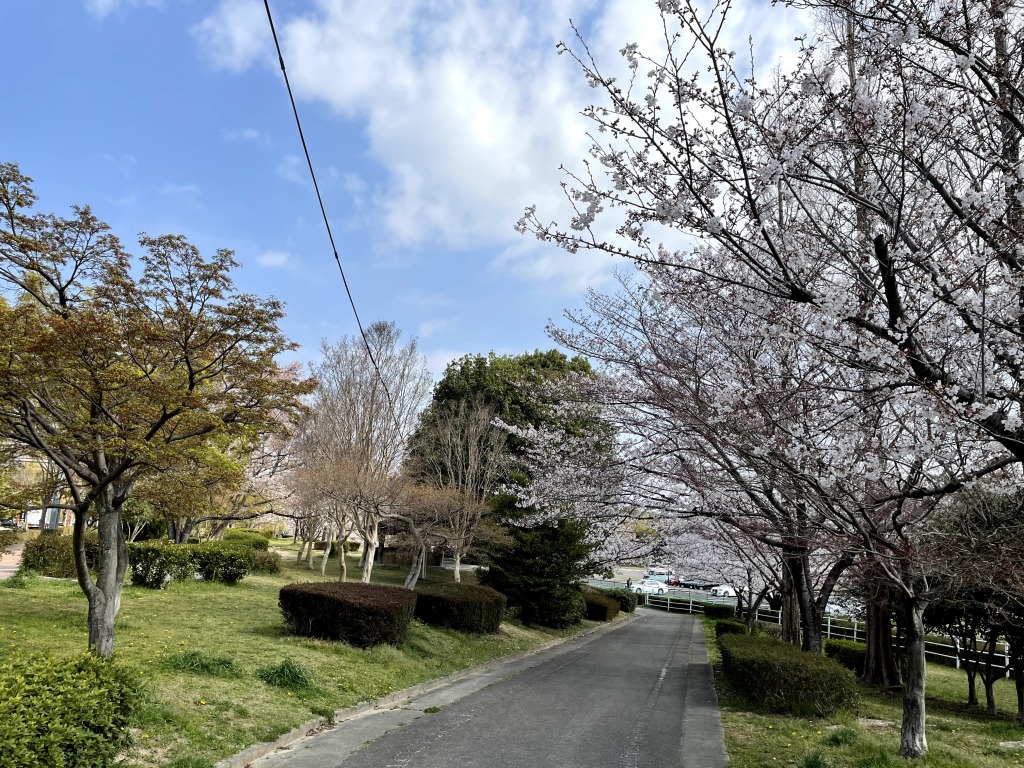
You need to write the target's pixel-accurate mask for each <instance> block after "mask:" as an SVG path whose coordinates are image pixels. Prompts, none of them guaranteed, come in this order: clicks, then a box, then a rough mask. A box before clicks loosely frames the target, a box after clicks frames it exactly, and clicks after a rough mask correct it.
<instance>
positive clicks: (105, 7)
mask: <svg viewBox="0 0 1024 768" xmlns="http://www.w3.org/2000/svg"><path fill="white" fill-rule="evenodd" d="M140 5H141V6H145V7H148V8H160V7H162V6H163V2H162V0H85V9H86V10H87V11H88V12H89V13H91V14H92V15H93V16H96V17H98V18H101V19H102V18H103V17H105V16H109V15H110V14H112V13H115V12H117V11H120V10H121V9H123V8H124V9H127V8H133V7H136V6H140Z"/></svg>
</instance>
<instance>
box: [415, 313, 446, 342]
mask: <svg viewBox="0 0 1024 768" xmlns="http://www.w3.org/2000/svg"><path fill="white" fill-rule="evenodd" d="M454 324H455V320H453V319H452V318H450V317H439V318H430V319H427V320H424V321H423V322H421V323H420V324H419V325H418V326H417V328H416V336H417V337H418V338H421V339H426V338H428V337H430V336H434V335H436V334H437V333H439V332H441V331H443V330H445V329H446V328H451V327H452V326H453V325H454Z"/></svg>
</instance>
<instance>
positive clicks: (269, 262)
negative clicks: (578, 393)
mask: <svg viewBox="0 0 1024 768" xmlns="http://www.w3.org/2000/svg"><path fill="white" fill-rule="evenodd" d="M291 258H292V255H291V254H290V253H288V252H287V251H264V252H263V253H261V254H260V255H259V256H257V257H256V263H257V264H259V265H260V266H261V267H267V268H268V269H273V268H276V267H284V266H287V265H288V264H289V263H290V262H291Z"/></svg>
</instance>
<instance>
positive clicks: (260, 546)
mask: <svg viewBox="0 0 1024 768" xmlns="http://www.w3.org/2000/svg"><path fill="white" fill-rule="evenodd" d="M224 541H230V542H231V543H232V544H244V545H245V546H247V547H252V548H253V549H255V550H257V551H259V552H266V551H267V550H268V549H269V548H270V540H269V539H268V538H267V537H266V536H264V535H263V534H262V533H260V532H259V531H254V530H246V529H244V528H228V530H226V531H225V532H224Z"/></svg>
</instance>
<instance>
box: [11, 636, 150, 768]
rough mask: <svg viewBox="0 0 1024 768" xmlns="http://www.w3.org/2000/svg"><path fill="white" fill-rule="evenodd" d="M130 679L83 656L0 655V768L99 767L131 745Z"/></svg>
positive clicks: (133, 692)
mask: <svg viewBox="0 0 1024 768" xmlns="http://www.w3.org/2000/svg"><path fill="white" fill-rule="evenodd" d="M138 699H139V691H138V689H137V688H136V687H135V684H134V683H133V682H132V677H131V676H130V675H129V674H128V673H127V672H125V671H124V670H122V669H121V668H120V667H118V666H117V665H115V664H112V663H110V662H107V661H103V660H101V659H99V658H97V657H96V656H93V655H91V654H87V655H84V656H74V657H71V658H65V659H52V658H48V657H45V656H22V655H19V654H17V653H13V654H12V655H8V656H6V657H5V658H4V659H3V660H0V724H2V725H0V755H2V758H0V762H2V763H3V766H4V768H105V767H106V766H111V765H114V764H115V761H116V759H117V758H118V756H119V755H120V754H122V753H123V752H124V751H125V750H126V749H127V748H128V747H129V746H130V743H131V735H130V734H131V732H130V731H129V730H128V724H129V719H130V717H131V714H132V711H133V709H134V707H135V705H136V703H137V701H138Z"/></svg>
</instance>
